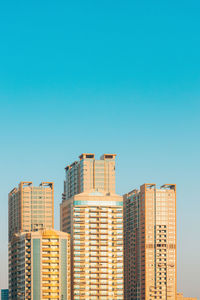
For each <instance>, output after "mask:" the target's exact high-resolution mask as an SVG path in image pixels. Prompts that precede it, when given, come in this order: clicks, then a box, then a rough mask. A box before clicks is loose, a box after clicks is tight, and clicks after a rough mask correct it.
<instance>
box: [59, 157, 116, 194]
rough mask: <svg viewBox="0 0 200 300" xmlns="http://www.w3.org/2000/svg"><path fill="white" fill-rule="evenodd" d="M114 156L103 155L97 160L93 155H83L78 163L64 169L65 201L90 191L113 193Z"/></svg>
mask: <svg viewBox="0 0 200 300" xmlns="http://www.w3.org/2000/svg"><path fill="white" fill-rule="evenodd" d="M115 156H116V155H115V154H103V155H102V156H101V158H100V159H99V160H96V159H95V155H94V154H93V153H83V154H81V155H80V156H79V161H75V162H73V163H72V164H71V165H69V166H67V167H66V168H65V170H66V180H65V188H64V197H65V199H70V198H71V197H73V196H74V195H76V194H80V193H82V192H87V191H90V190H93V189H95V190H101V191H105V192H110V193H115Z"/></svg>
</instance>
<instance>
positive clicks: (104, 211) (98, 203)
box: [60, 154, 124, 300]
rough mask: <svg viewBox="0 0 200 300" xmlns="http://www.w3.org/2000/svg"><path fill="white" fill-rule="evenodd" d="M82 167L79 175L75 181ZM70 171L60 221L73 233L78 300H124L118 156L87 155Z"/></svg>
mask: <svg viewBox="0 0 200 300" xmlns="http://www.w3.org/2000/svg"><path fill="white" fill-rule="evenodd" d="M78 164H79V165H80V168H78V169H77V172H78V174H79V175H78V176H77V175H75V176H74V177H73V175H72V176H70V175H69V174H74V173H77V172H74V171H70V170H71V169H72V168H73V167H74V168H77V165H78ZM66 172H67V174H66V182H67V184H66V185H65V186H66V190H65V195H66V196H65V197H64V199H63V202H62V204H61V219H60V221H61V230H63V231H66V232H68V233H70V234H71V242H72V293H73V299H74V300H80V299H88V300H90V299H91V300H92V299H94V300H95V299H102V300H103V299H107V300H112V299H117V300H122V299H124V293H123V199H122V197H121V196H119V195H116V194H115V155H112V154H109V155H108V154H105V155H103V156H102V157H101V159H100V160H95V159H94V155H93V154H82V155H81V156H80V162H78V163H77V162H75V163H74V164H72V165H71V167H67V169H66ZM69 172H71V173H69ZM69 178H70V182H71V183H69ZM75 184H77V186H78V188H74V187H75ZM71 187H72V189H71ZM69 189H71V190H70V192H69ZM75 191H79V193H76V192H75ZM70 195H71V197H70Z"/></svg>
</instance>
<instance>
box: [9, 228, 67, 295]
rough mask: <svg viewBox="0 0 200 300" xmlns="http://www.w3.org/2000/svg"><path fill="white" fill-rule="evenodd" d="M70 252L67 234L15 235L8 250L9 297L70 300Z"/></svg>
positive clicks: (51, 230)
mask: <svg viewBox="0 0 200 300" xmlns="http://www.w3.org/2000/svg"><path fill="white" fill-rule="evenodd" d="M70 254H71V253H70V236H69V234H67V233H64V232H60V231H56V230H53V229H49V230H46V229H41V230H39V231H35V232H28V233H27V232H26V233H23V232H22V233H18V234H15V235H14V236H13V238H12V241H11V243H10V249H9V292H10V298H9V299H13V300H14V299H15V300H16V299H17V300H19V299H30V300H44V299H49V300H50V299H59V300H67V299H71V278H70V271H71V266H70Z"/></svg>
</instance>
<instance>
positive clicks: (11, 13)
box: [0, 0, 200, 298]
mask: <svg viewBox="0 0 200 300" xmlns="http://www.w3.org/2000/svg"><path fill="white" fill-rule="evenodd" d="M199 11H200V2H199V1H197V0H196V1H194V0H191V1H190V2H188V1H177V0H173V1H171V0H167V1H159V0H157V1H156V0H150V1H149V0H146V1H145V0H144V1H135V0H131V1H126V0H125V1H109V0H107V1H87V0H86V1H51V0H50V1H41V0H40V1H24V0H23V1H22V0H21V1H9V0H8V1H1V4H0V41H1V43H0V105H1V106H0V128H1V131H0V141H1V143H0V146H1V148H0V153H1V155H0V182H1V186H0V201H1V210H0V228H1V235H0V245H1V246H0V257H1V259H0V288H6V287H7V194H8V192H9V191H10V190H11V189H12V188H13V187H14V186H16V185H18V183H19V182H20V181H21V180H32V181H33V182H34V183H35V184H36V185H38V184H39V183H40V181H42V180H54V181H55V217H56V228H59V203H60V201H61V193H62V191H63V180H64V167H65V166H66V164H68V163H70V162H72V161H73V160H75V159H76V158H77V157H78V155H79V154H81V153H82V152H95V153H96V155H97V156H100V154H102V153H104V152H114V153H117V155H118V157H117V170H116V171H117V191H118V193H120V194H123V193H125V192H128V191H129V190H130V189H133V188H135V187H139V186H140V185H141V184H143V183H144V182H155V183H157V184H158V185H159V184H163V183H176V184H177V190H178V195H177V196H178V199H177V222H178V223H177V225H178V252H177V253H178V289H179V290H180V291H183V292H184V293H185V295H188V296H198V297H199V298H200V288H199V278H200V258H199V253H200V239H199V228H200V218H199V216H200V196H199V195H200V194H199V186H200V185H199V177H200V176H199V173H200V171H199V170H200V157H199V155H200V34H199V32H200V18H199Z"/></svg>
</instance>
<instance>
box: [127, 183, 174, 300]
mask: <svg viewBox="0 0 200 300" xmlns="http://www.w3.org/2000/svg"><path fill="white" fill-rule="evenodd" d="M124 233H125V234H124V247H125V253H124V257H125V259H124V265H125V299H127V300H129V299H138V300H139V299H140V300H153V299H162V300H166V299H171V300H174V299H176V186H175V185H174V184H169V185H168V184H166V185H163V186H162V187H161V188H157V187H156V185H155V184H144V185H142V186H141V187H140V190H133V191H131V192H130V193H128V194H126V195H124Z"/></svg>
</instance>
